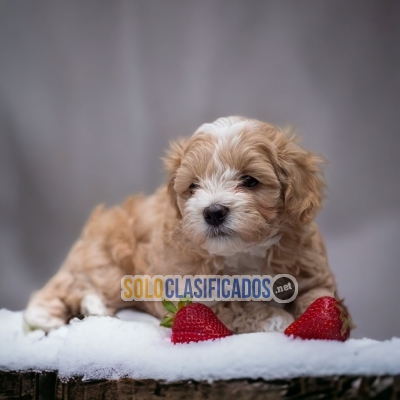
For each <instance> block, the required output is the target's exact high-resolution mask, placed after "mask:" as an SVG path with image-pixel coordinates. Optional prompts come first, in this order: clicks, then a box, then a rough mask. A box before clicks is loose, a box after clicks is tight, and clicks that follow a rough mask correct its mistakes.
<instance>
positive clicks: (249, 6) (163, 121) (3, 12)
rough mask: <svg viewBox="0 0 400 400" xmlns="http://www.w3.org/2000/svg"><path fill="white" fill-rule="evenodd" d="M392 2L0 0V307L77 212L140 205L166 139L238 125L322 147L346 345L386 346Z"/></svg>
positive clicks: (398, 231)
mask: <svg viewBox="0 0 400 400" xmlns="http://www.w3.org/2000/svg"><path fill="white" fill-rule="evenodd" d="M399 91H400V2H399V1H384V0H379V1H378V0H376V1H365V0H352V1H348V0H315V1H314V0H301V1H295V0H293V1H290V0H273V1H267V0H265V1H252V0H243V1H233V0H222V1H218V0H210V1H205V0H194V1H188V0H185V1H184V0H181V1H179V0H177V1H175V0H160V1H154V0H140V1H116V0H113V1H111V0H110V1H98V0H97V1H80V0H75V1H72V0H69V1H64V2H59V1H52V0H49V1H34V2H33V1H19V0H8V1H7V0H1V1H0V132H1V133H0V213H1V214H0V307H7V308H10V309H13V310H17V309H22V308H24V306H25V305H26V303H27V300H28V297H29V294H30V292H31V291H32V290H34V289H37V288H39V287H40V286H41V285H43V284H44V283H45V281H46V280H47V279H48V278H49V277H50V276H51V275H52V274H53V273H54V272H55V271H56V270H57V268H58V267H59V265H60V263H61V262H62V260H63V258H64V257H65V255H66V253H67V251H68V249H69V247H70V246H71V245H72V243H73V241H74V240H75V239H76V238H77V236H78V234H79V231H80V229H81V227H82V225H83V223H84V221H85V219H86V217H87V216H88V214H89V212H90V210H91V209H92V208H93V206H95V205H96V204H97V203H99V202H105V203H106V204H109V205H111V204H113V203H116V202H120V201H122V200H123V199H124V197H125V196H127V195H129V194H130V193H132V192H137V191H144V192H145V193H151V192H152V191H153V190H154V189H155V188H156V187H157V186H158V185H159V184H160V183H162V182H163V180H164V174H163V171H162V164H161V162H160V161H159V158H160V157H161V156H162V154H163V149H164V148H165V147H166V146H167V144H168V141H169V140H171V139H173V138H176V137H178V136H182V135H190V134H191V133H192V132H193V131H194V130H195V129H196V128H197V126H198V125H200V124H201V123H203V122H206V121H212V120H214V119H216V118H217V117H220V116H226V115H231V114H241V115H245V116H249V117H255V118H259V119H262V120H268V121H270V122H272V123H274V124H278V125H279V124H280V125H285V124H288V123H290V124H293V125H294V126H296V127H297V128H298V131H299V133H300V135H301V136H302V137H303V138H304V140H303V143H304V145H305V146H307V147H309V148H311V149H313V150H315V151H318V152H321V153H323V154H324V155H325V156H326V157H327V158H328V160H329V161H330V165H329V167H328V168H327V171H326V175H327V180H328V185H329V198H328V200H327V201H326V204H325V209H324V211H323V212H322V213H321V215H320V216H319V223H320V225H321V229H322V231H323V233H324V236H325V239H326V242H327V247H328V250H329V255H330V261H331V266H332V269H333V271H334V272H335V274H336V276H337V280H338V283H339V289H340V293H341V294H342V295H343V296H344V297H345V298H346V300H347V303H348V304H349V306H350V309H351V311H352V313H353V316H354V319H355V322H356V324H357V325H358V328H357V330H356V331H355V336H356V337H362V336H369V337H372V338H377V339H384V338H390V337H392V336H393V335H398V336H400V318H399V317H400V311H399V309H400V294H399V289H398V285H399V283H400V268H399V259H400V240H399V237H400V202H399V200H400V184H399V167H400V160H399V152H400V137H399V126H400V108H399V105H400V96H399Z"/></svg>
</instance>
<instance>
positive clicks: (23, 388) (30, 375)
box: [0, 371, 400, 400]
mask: <svg viewBox="0 0 400 400" xmlns="http://www.w3.org/2000/svg"><path fill="white" fill-rule="evenodd" d="M160 398H164V399H166V400H178V399H179V400H180V399H182V400H183V399H191V400H199V399H208V400H224V399H229V400H235V399H246V400H258V399H264V400H265V399H274V400H277V399H311V400H312V399H400V376H370V377H357V376H333V377H321V378H295V379H284V380H274V381H265V380H262V379H255V380H252V379H233V380H227V381H214V382H212V383H209V382H196V381H179V382H172V383H171V382H163V381H155V380H150V379H148V380H135V379H130V378H123V379H119V380H98V381H82V379H80V378H73V379H69V380H68V381H62V380H61V379H59V378H58V376H57V374H56V373H55V372H6V371H0V400H6V399H24V400H97V399H103V400H128V399H135V400H142V399H146V400H148V399H150V400H151V399H158V400H159V399H160Z"/></svg>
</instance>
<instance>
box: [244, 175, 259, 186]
mask: <svg viewBox="0 0 400 400" xmlns="http://www.w3.org/2000/svg"><path fill="white" fill-rule="evenodd" d="M258 184H259V182H258V180H257V179H256V178H253V177H252V176H250V175H245V176H242V185H243V186H244V187H248V188H252V187H254V186H257V185H258Z"/></svg>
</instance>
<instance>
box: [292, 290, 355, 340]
mask: <svg viewBox="0 0 400 400" xmlns="http://www.w3.org/2000/svg"><path fill="white" fill-rule="evenodd" d="M353 328H354V325H353V323H352V321H351V318H350V315H349V313H348V311H347V309H346V307H345V306H344V305H343V304H342V300H336V299H335V298H333V297H328V296H325V297H320V298H319V299H317V300H315V301H314V302H313V303H311V305H310V306H309V307H308V308H307V310H306V311H304V313H303V314H302V315H301V316H300V317H299V318H298V319H297V320H296V321H294V322H293V323H292V324H290V325H289V326H288V327H287V328H286V329H285V331H284V333H285V335H287V336H294V337H299V338H301V339H321V340H338V341H341V342H344V341H346V340H347V339H348V338H349V336H350V331H351V329H353Z"/></svg>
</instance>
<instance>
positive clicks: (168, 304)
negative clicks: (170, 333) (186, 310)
mask: <svg viewBox="0 0 400 400" xmlns="http://www.w3.org/2000/svg"><path fill="white" fill-rule="evenodd" d="M191 302H192V300H191V299H190V298H186V299H183V300H180V301H179V302H178V307H177V306H176V305H175V304H174V303H173V302H172V301H169V300H165V299H164V300H162V305H163V306H164V308H165V309H166V310H167V311H168V313H167V315H165V317H164V318H163V319H162V321H161V322H160V326H163V327H164V328H172V325H173V324H174V320H175V315H176V313H177V312H178V311H179V310H180V309H181V308H183V307H186V306H187V305H188V304H190V303H191ZM171 314H172V315H171Z"/></svg>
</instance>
